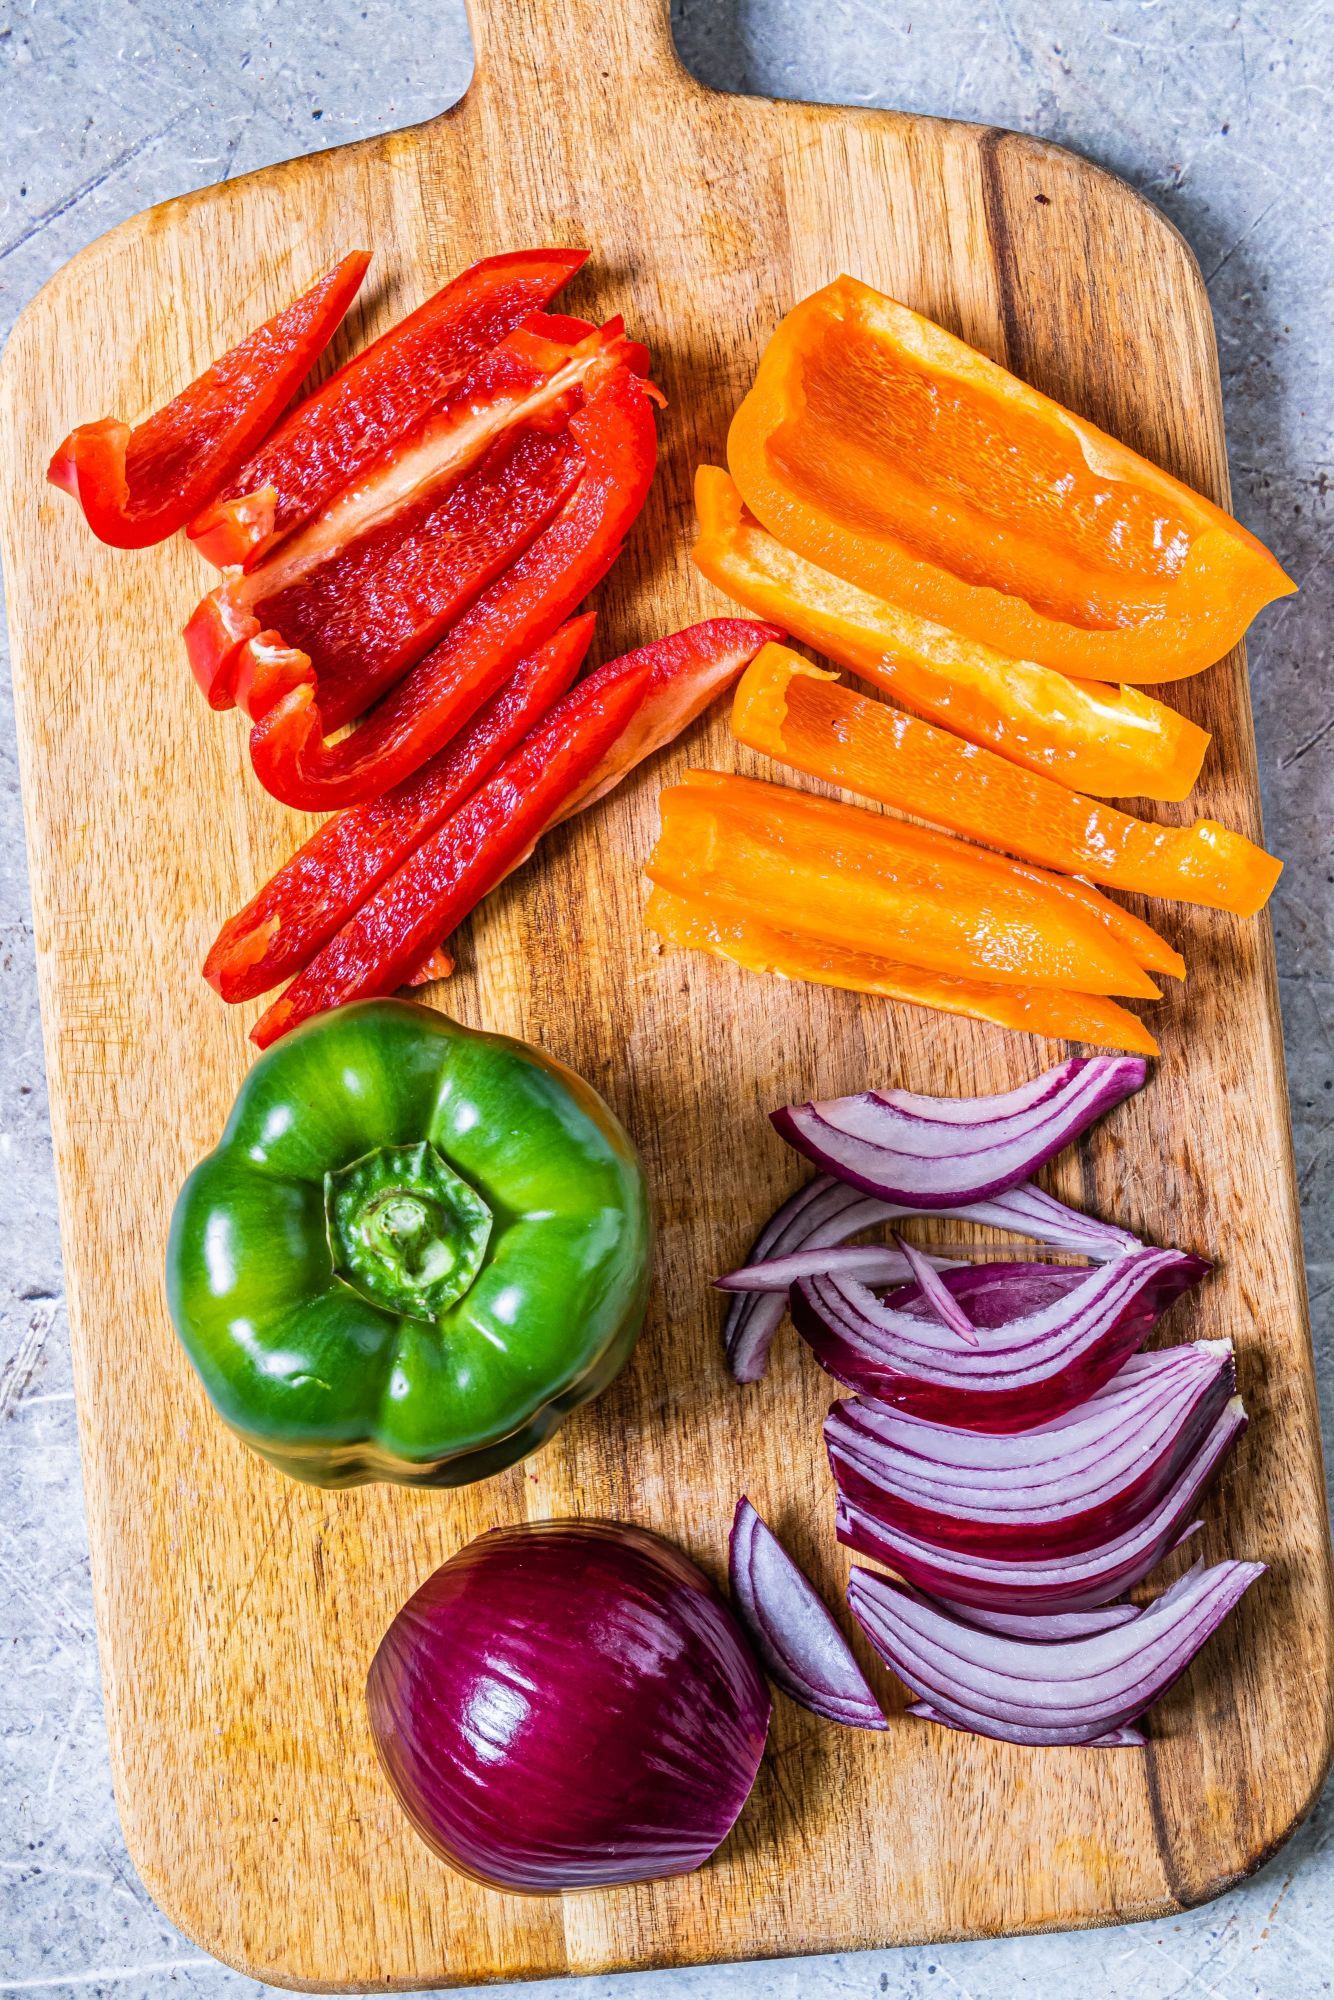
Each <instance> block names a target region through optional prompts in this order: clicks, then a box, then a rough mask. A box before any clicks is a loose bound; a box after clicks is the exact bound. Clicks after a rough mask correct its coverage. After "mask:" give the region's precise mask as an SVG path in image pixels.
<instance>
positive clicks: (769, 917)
mask: <svg viewBox="0 0 1334 2000" xmlns="http://www.w3.org/2000/svg"><path fill="white" fill-rule="evenodd" d="M659 807H660V811H661V815H662V832H661V835H660V837H659V840H658V843H657V845H656V847H655V848H654V850H653V853H652V854H651V855H650V857H649V861H648V864H647V868H646V871H645V872H646V873H647V874H648V876H649V878H650V880H652V881H654V882H656V883H657V884H658V885H659V887H660V888H664V889H671V890H674V891H676V892H677V893H678V894H683V895H687V896H692V895H693V896H699V895H704V896H710V897H717V898H720V899H722V900H724V901H728V902H731V903H733V904H737V905H739V906H740V907H741V908H742V909H743V910H745V911H747V912H748V913H750V914H751V915H754V916H756V917H758V918H760V919H762V920H763V921H764V922H766V923H771V924H773V925H774V926H775V927H776V928H778V929H780V930H786V929H790V928H794V927H795V928H799V929H801V930H802V931H805V932H809V933H810V935H811V936H813V937H819V938H822V939H824V941H825V942H826V943H828V944H833V945H840V946H842V947H844V948H845V949H851V950H854V951H865V950H872V951H874V952H876V953H877V955H880V954H883V955H884V956H886V957H893V958H901V959H903V960H905V961H906V962H907V963H908V964H910V965H919V966H923V967H925V968H926V969H927V970H930V971H934V972H942V973H953V974H957V975H959V976H960V977H962V978H972V979H984V980H988V981H991V982H994V983H998V984H1000V985H1005V986H1011V985H1013V986H1021V985H1022V986H1055V987H1062V988H1065V989H1066V990H1068V991H1071V992H1078V993H1096V994H1104V995H1105V994H1130V995H1134V996H1137V997H1140V998H1144V999H1151V1000H1156V999H1158V998H1159V997H1160V996H1159V989H1158V987H1157V986H1155V985H1154V983H1153V981H1152V980H1151V979H1150V978H1149V976H1148V974H1147V972H1146V971H1145V970H1144V968H1143V967H1142V966H1141V965H1140V964H1139V963H1138V961H1137V960H1136V958H1135V956H1134V954H1133V952H1132V951H1131V950H1130V948H1129V947H1128V945H1127V944H1126V943H1125V942H1124V941H1123V939H1122V938H1121V937H1120V936H1119V935H1118V934H1117V933H1116V931H1115V930H1114V929H1112V928H1111V927H1109V926H1108V925H1106V924H1104V923H1103V922H1101V921H1100V919H1099V915H1098V913H1097V911H1096V910H1095V909H1092V908H1090V907H1088V906H1087V905H1086V904H1085V903H1084V902H1083V901H1081V900H1078V899H1076V898H1073V897H1069V896H1067V895H1066V894H1064V893H1063V892H1062V885H1061V884H1060V883H1059V881H1058V880H1057V878H1054V877H1047V876H1045V875H1044V874H1043V871H1042V870H1040V869H1035V868H1032V867H1029V866H1026V865H1023V864H1012V863H1007V862H1003V861H1002V860H1001V859H1000V857H998V856H996V855H993V854H986V853H984V852H983V851H982V850H981V849H980V848H975V847H969V846H967V845H965V843H964V842H962V841H958V840H954V839H952V838H951V837H950V836H949V835H948V834H943V833H933V832H931V831H930V830H929V829H928V828H925V827H918V826H911V825H909V824H908V823H907V822H906V821H903V820H893V819H889V818H887V817H885V815H884V814H881V813H873V812H867V811H866V810H865V809H864V808H862V807H861V806H849V805H844V804H843V803H842V802H841V801H839V800H837V799H825V798H817V797H816V796H815V795H814V794H813V793H810V792H796V791H792V790H790V789H789V788H788V787H787V786H785V785H769V784H762V783H760V782H758V781H757V780H755V779H753V778H739V777H731V776H727V775H725V774H724V773H722V772H718V771H690V772H687V773H686V776H685V780H684V782H683V783H681V784H679V785H673V786H669V787H668V789H667V790H666V791H664V792H663V793H662V795H661V798H660V799H659ZM1081 886H1082V885H1081ZM1088 894H1089V896H1090V897H1092V896H1093V895H1094V894H1095V892H1093V891H1091V890H1090V891H1089V892H1088ZM1103 900H1105V899H1103Z"/></svg>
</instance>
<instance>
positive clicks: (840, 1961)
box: [0, 0, 1334, 2000]
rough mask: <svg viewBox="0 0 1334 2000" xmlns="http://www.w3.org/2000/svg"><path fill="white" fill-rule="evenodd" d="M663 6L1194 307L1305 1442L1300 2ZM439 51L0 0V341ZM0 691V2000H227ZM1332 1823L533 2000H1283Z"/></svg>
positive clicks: (1331, 1102)
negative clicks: (159, 1841)
mask: <svg viewBox="0 0 1334 2000" xmlns="http://www.w3.org/2000/svg"><path fill="white" fill-rule="evenodd" d="M553 4H555V0H553ZM612 4H615V0H612ZM676 30H677V36H678V41H679V45H680V48H681V52H682V54H683V56H684V58H685V60H686V62H687V63H688V64H689V65H690V67H691V68H693V69H694V70H695V71H696V73H697V74H698V75H699V76H700V77H702V78H703V79H704V80H705V81H706V82H709V83H712V84H715V85H717V86H718V87H720V88H723V89H729V90H738V89H739V90H753V91H760V92H767V93H769V94H772V95H774V96H780V97H783V96H786V97H803V98H817V99H826V100H829V101H832V102H846V103H857V104H878V105H893V106H898V107H901V108H905V109H913V110H920V111H928V112H940V113H948V114H956V115H959V116H962V117H966V118H975V119H983V120H991V121H994V122H997V123H1002V124H1007V125H1012V126H1018V127H1020V128H1022V129H1024V130H1026V131H1032V132H1037V133H1041V134H1042V135H1043V136H1044V137H1047V138H1051V139H1057V140H1061V141H1063V142H1065V143H1067V144H1069V145H1072V146H1074V147H1076V148H1079V149H1080V150H1082V151H1084V152H1086V153H1088V154H1090V155H1092V156H1093V157H1095V158H1096V159H1098V160H1101V161H1102V162H1104V163H1105V164H1106V165H1108V166H1110V167H1113V168H1115V169H1116V170H1117V171H1118V172H1119V173H1121V174H1123V175H1124V176H1125V177H1126V178H1127V179H1128V180H1130V181H1132V182H1134V183H1135V184H1136V185H1137V186H1138V187H1140V188H1142V189H1143V190H1144V191H1145V192H1146V193H1147V194H1149V195H1150V196H1151V197H1152V198H1153V199H1154V200H1155V201H1157V202H1158V203H1159V204H1160V205H1161V206H1162V207H1163V208H1164V209H1165V210H1166V211H1167V213H1168V214H1169V215H1170V216H1171V217H1172V219H1173V221H1175V222H1176V223H1177V224H1178V225H1179V226H1180V228H1181V229H1182V230H1183V231H1184V232H1185V234H1186V236H1187V237H1188V238H1189V240H1190V241H1191V243H1192V244H1193V246H1194V248H1195V250H1196V252H1197V254H1198V255H1199V258H1200V260H1201V263H1202V265H1203V268H1204V271H1205V273H1206V275H1207V277H1208V280H1209V287H1210V292H1211V295H1212V298H1213V304H1214V311H1215V313H1216V316H1217V320H1218V331H1219V339H1220V346H1221V351H1222V361H1223V374H1224V385H1225V392H1226V401H1227V414H1228V423H1229V429H1230V436H1231V443H1232V465H1233V477H1234V482H1235V491H1236V501H1237V509H1238V512H1239V513H1240V514H1241V516H1242V518H1243V520H1245V521H1246V522H1247V523H1248V524H1249V525H1250V526H1251V527H1252V528H1254V529H1255V530H1256V532H1257V533H1258V534H1260V535H1261V536H1262V537H1263V538H1264V539H1265V541H1267V542H1268V543H1269V544H1270V546H1271V547H1272V548H1274V549H1275V550H1276V551H1277V553H1278V554H1279V556H1280V557H1281V558H1282V560H1283V561H1284V563H1285V564H1286V566H1287V568H1288V569H1289V570H1290V571H1291V573H1292V574H1293V575H1294V576H1295V577H1296V578H1297V579H1298V580H1299V582H1300V583H1301V585H1302V592H1301V595H1300V596H1299V597H1298V598H1296V599H1289V600H1287V601H1286V602H1285V603H1284V604H1283V605H1282V606H1280V607H1278V608H1276V609H1273V610H1270V611H1269V612H1267V613H1265V614H1264V615H1263V616H1262V617H1261V619H1260V621H1259V624H1258V626H1257V627H1256V629H1255V632H1254V634H1253V638H1252V654H1251V657H1252V666H1253V674H1254V681H1255V705H1256V714H1257V720H1258V723H1259V732H1260V749H1261V763H1262V768H1263V774H1264V787H1265V809H1266V814H1267V821H1268V829H1269V835H1270V840H1271V845H1273V846H1275V847H1276V848H1277V849H1278V851H1279V852H1280V853H1282V854H1284V855H1286V857H1287V862H1288V866H1287V872H1286V873H1285V875H1284V877H1283V881H1282V884H1281V887H1280V890H1279V893H1278V896H1277V899H1276V904H1275V924H1276V929H1277V934H1278V948H1279V961H1280V966H1281V970H1282V974H1283V994H1284V1009H1285V1020H1286V1027H1287V1035H1288V1051H1289V1062H1290V1072H1291V1085H1292V1108H1293V1119H1294V1125H1295V1130H1296V1141H1297V1157H1298V1164H1299V1167H1300V1172H1301V1181H1302V1188H1303V1193H1304V1197H1305V1222H1306V1232H1307V1235H1306V1241H1307V1251H1308V1257H1309V1265H1310V1276H1311V1290H1312V1296H1313V1301H1314V1307H1315V1319H1316V1328H1317V1342H1318V1346H1319V1351H1320V1362H1321V1376H1322V1383H1323V1392H1324V1397H1325V1402H1324V1410H1325V1418H1326V1435H1327V1437H1328V1436H1330V1435H1331V1429H1330V1419H1331V1417H1332V1416H1334V1351H1332V1346H1331V1334H1332V1331H1334V1327H1332V1319H1334V1312H1332V1308H1334V1221H1332V1220H1331V1205H1330V1204H1329V1203H1328V1201H1327V1200H1326V1199H1324V1197H1325V1194H1326V1189H1327V1186H1328V1177H1329V1166H1330V1161H1331V1152H1332V1150H1334V977H1332V975H1334V964H1332V963H1331V928H1332V925H1331V918H1332V916H1334V896H1331V890H1330V884H1331V882H1334V858H1332V854H1331V837H1330V828H1331V825H1334V662H1331V658H1330V640H1329V626H1330V617H1329V614H1330V585H1329V568H1328V564H1327V557H1328V553H1329V546H1330V531H1331V517H1330V507H1329V488H1330V478H1331V455H1332V450H1331V410H1332V408H1334V396H1332V395H1331V390H1332V389H1334V344H1332V343H1331V341H1330V339H1329V327H1328V315H1329V309H1330V302H1331V298H1332V297H1334V288H1332V281H1334V244H1331V239H1330V234H1329V225H1328V212H1329V205H1330V204H1329V195H1330V183H1329V173H1328V167H1327V145H1328V135H1329V131H1330V120H1331V96H1332V94H1334V35H1332V34H1331V21H1330V10H1329V7H1328V6H1327V5H1326V4H1323V0H1315V4H1309V5H1307V4H1302V0H1255V3H1253V0H823V4H821V5H819V6H814V5H811V4H810V0H678V5H677V10H676ZM470 63H471V57H470V50H469V43H468V36H467V30H466V27H465V24H464V21H463V16H462V8H461V5H460V0H393V4H386V0H380V4H375V0H367V4H365V5H361V4H358V0H228V4H226V5H216V4H215V5H208V4H204V5H194V6H191V5H189V4H187V0H9V4H8V6H7V7H6V6H5V5H4V4H0V332H3V331H6V330H7V329H8V327H9V325H10V323H11V322H12V319H13V317H14V315H15V313H16V312H17V311H18V309H19V308H20V306H21V305H22V304H23V303H24V302H25V300H26V299H28V298H29V297H30V296H31V294H32V293H33V292H34V291H36V290H37V288H38V286H39V285H40V284H41V283H42V281H43V280H44V279H45V278H46V277H48V276H49V275H50V274H51V273H52V272H53V271H55V270H56V269H57V267H58V266H59V265H60V264H61V263H63V262H64V260H65V259H66V258H67V257H69V256H70V255H71V254H72V253H73V252H74V251H75V250H77V249H79V248H80V247H81V245H83V244H84V243H86V242H88V241H89V240H90V239H91V238H92V237H94V236H96V235H98V234H100V233H101V231H103V230H104V229H106V228H108V227H109V226H110V225H111V224H112V223H114V222H117V221H119V220H120V219H121V218H122V217H124V216H127V215H130V214H132V213H133V212H134V211H135V210H137V209H140V208H142V207H145V206H147V205H148V204H149V203H151V202H153V201H157V200H159V199H161V198H162V197H163V196H166V195H169V194H173V193H176V192H179V191H181V190H183V189H185V188H188V187H195V186H199V185H202V184H203V183H206V182H208V181H212V180H216V179H220V178H222V177H224V176H227V175H233V174H238V173H241V172H244V171H245V170H246V169H247V168H250V167H255V166H259V165H262V164H264V163H266V162H268V161H272V160H278V159H281V158H283V157H285V156H287V155H290V154H292V153H294V152H298V151H304V150H308V149H313V148H316V147H321V146H329V145H335V144H337V143H339V142H340V141H341V140H345V139H349V138H352V137H355V136H357V135H359V134H362V133H365V132H371V131H377V130H381V129H386V128H390V127H393V126H397V125H402V124H405V123H409V122H411V121H413V120H415V119H418V118H421V117H424V116H426V115H427V114H429V113H430V112H431V111H433V110H436V109H439V108H441V107H443V106H444V105H446V104H447V103H449V102H451V101H452V100H453V99H454V98H456V97H457V96H458V95H459V94H460V93H461V92H462V90H463V88H464V87H465V85H466V83H467V79H468V75H469V70H470ZM90 414H93V413H90ZM3 699H4V701H5V703H6V712H5V714H4V715H3V716H0V1218H2V1221H0V1993H27V1992H33V1993H36V1992H41V1993H52V1994H57V1995H58V1994H63V1993H66V1992H68V1993H70V1994H77V1995H80V1996H97V1995H101V1994H106V1995H108V1996H114V2000H136V1996H141V1995H142V1996H145V2000H148V1996H157V1995H160V1994H167V1993H176V1992H188V1993H191V1994H195V1995H198V1996H200V2000H241V1996H242V1995H251V1994H258V1993H261V1992H264V1991H267V1990H268V1989H265V1988H262V1987H260V1986H258V1985H256V1984H255V1983H254V1982H253V1981H250V1980H246V1979H243V1978H241V1977H239V1976H237V1975H235V1974H233V1973H231V1972H229V1971H227V1970H225V1969H224V1968H222V1967H220V1966H218V1965H216V1964H214V1963H213V1962H212V1961H211V1960H209V1959H206V1958H204V1957H201V1955H200V1954H199V1952H198V1951H197V1950H196V1949H195V1948H194V1947H192V1946H191V1945H190V1944H189V1943H188V1942H186V1941H185V1940H184V1939H182V1938H181V1937H180V1936H178V1935H177V1934H176V1933H175V1932H174V1931H173V1929H172V1927H171V1926H170V1925H169V1924H168V1923H167V1922H166V1921H165V1920H164V1919H163V1918H162V1917H161V1916H160V1914H159V1913H158V1912H157V1910H156V1909H155V1908H154V1906H153V1904H152V1903H151V1902H150V1900H149V1898H148V1896H147V1895H146V1894H145V1892H144V1891H143V1889H142V1888H141V1887H140V1885H139V1883H138V1882H137V1881H136V1879H135V1875H134V1871H133V1869H132V1867H131V1866H130V1863H129V1861H128V1860H127V1858H126V1854H125V1850H124V1845H123V1842H122V1840H121V1835H120V1831H119V1827H118V1825H117V1821H116V1815H115V1809H114V1806H113V1803H112V1798H111V1788H110V1784H109V1780H108V1776H107V1763H106V1751H105V1741H104V1732H103V1724H102V1715H101V1702H100V1694H99V1688H98V1676H97V1661H96V1647H95V1641H94V1636H93V1626H92V1612H91V1605H90V1601H89V1589H88V1568H87V1552H86V1545H85V1535H84V1522H83V1513H82V1506H81V1500H80V1490H79V1469H78V1457H77V1443H76V1436H75V1421H74V1411H73V1406H72V1395H71V1389H70V1376H69V1359H68V1351H67V1344H66V1337H65V1325H64V1304H63V1296H62V1280H61V1263H60V1246H59V1241H58V1238H57V1233H56V1219H55V1197H54V1190H53V1186H52V1177H51V1161H50V1143H49V1131H48V1124H47V1112H46V1101H45V1094H44V1082H43V1072H42V1055H41V1043H40V1035H39V1030H38V1019H37V1002H36V995H35V991H34V984H33V958H32V931H31V918H30V913H29V907H28V895H27V885H26V879H25V869H24V851H23V834H22V825H21V820H20V811H19V796H18V781H17V774H16V771H15V759H14V743H13V730H12V724H11V721H10V718H9V715H8V708H7V703H8V691H7V682H6V686H5V693H4V696H3ZM1237 1220H1238V1225H1239V1229H1251V1230H1259V1229H1262V1228H1263V1226H1264V1217H1263V1216H1250V1217H1238V1218H1237ZM1237 1254H1241V1255H1244V1254H1245V1248H1244V1243H1239V1244H1238V1246H1237ZM1332 1827H1334V1811H1332V1810H1331V1797H1330V1795H1329V1794H1327V1795H1326V1798H1325V1801H1324V1803H1323V1805H1322V1807H1321V1808H1320V1809H1319V1810H1318V1811H1317V1813H1316V1814H1315V1816H1314V1817H1313V1818H1312V1819H1311V1820H1310V1821H1309V1822H1308V1824H1307V1825H1306V1827H1304V1828H1303V1829H1302V1830H1301V1831H1300V1832H1299V1833H1298V1834H1297V1835H1296V1837H1295V1838H1294V1839H1293V1840H1292V1842H1291V1843H1290V1844H1289V1845H1288V1847H1287V1848H1286V1849H1284V1851H1283V1852H1282V1853H1281V1854H1280V1855H1279V1856H1278V1857H1277V1858H1276V1859H1275V1860H1274V1861H1273V1862H1272V1863H1271V1864H1270V1866H1269V1867H1268V1868H1266V1869H1265V1870H1264V1871H1263V1873H1262V1874H1261V1875H1259V1876H1258V1877H1257V1878H1256V1879H1255V1880H1254V1881H1252V1882H1251V1883H1249V1884H1248V1885H1246V1886H1245V1887H1244V1888H1242V1889H1240V1890H1238V1891H1236V1892H1234V1893H1233V1894H1232V1895H1229V1896H1226V1897H1224V1898H1223V1899H1222V1900H1221V1901H1219V1902H1217V1903H1215V1904H1213V1905H1212V1906H1210V1907H1208V1908H1206V1909H1203V1910H1199V1911H1195V1912H1193V1913H1191V1914H1189V1915H1187V1916H1184V1917H1181V1918H1179V1919H1177V1920H1176V1921H1173V1922H1170V1923H1160V1924H1152V1925H1148V1926H1141V1927H1135V1928H1126V1929H1119V1930H1111V1931H1105V1932H1099V1933H1093V1934H1085V1935H1083V1936H1078V1935H1076V1936H1067V1937H1051V1938H1041V1939H1030V1940H1026V1941H1015V1942H1009V1943H1005V1942H1002V1943H994V1944H972V1945H956V1946H951V1947H948V1948H933V1949H930V1950H910V1951H900V1952H878V1953H868V1954H861V1955H857V1956H850V1957H843V1958H828V1959H820V1960H805V1961H800V1962H788V1963H784V1964H780V1965H774V1966H753V1967H745V1966H741V1967H731V1968H717V1969H705V1970H701V1971H696V1972H689V1973H680V1974H666V1973H661V1974H651V1975H643V1976H635V1977H629V1978H626V1979H623V1980H608V1979H594V1980H584V1981H573V1982H567V1983H565V1984H564V1985H563V1986H562V1987H561V1988H560V1991H561V1993H562V1996H563V2000H613V1996H614V2000H649V1996H652V2000H724V1996H726V2000H759V1996H760V1995H762V1994H763V1995H764V1996H766V2000H780V1996H782V2000H796V1996H797V1995H801V1996H802V2000H832V1997H833V1996H834V1995H835V1994H852V1995H865V1996H868V2000H869V1996H872V1995H876V1994H885V1993H889V1994H895V1995H904V1996H913V2000H916V1997H917V1996H922V1995H928V1994H932V1993H937V1994H943V1993H953V1994H961V1995H971V1996H973V2000H1002V1996H1010V1995H1017V1994H1032V1995H1041V1996H1043V2000H1083V1996H1085V1995H1087V1994H1089V1993H1090V1992H1095V1991H1096V1992H1098V1993H1100V1994H1102V1995H1106V1996H1116V2000H1120V1996H1126V2000H1160V1996H1161V2000H1167V1996H1184V1995H1188V1994H1189V1995H1192V1996H1194V1995H1212V1996H1215V2000H1223V1996H1226V2000H1242V1996H1264V2000H1276V1997H1277V1996H1282V2000H1312V1996H1315V1995H1317V1994H1321V1993H1327V1992H1329V1991H1330V1989H1331V1985H1332V1984H1334V1848H1332V1847H1331V1842H1330V1833H1331V1828H1332ZM892 1837H893V1830H892V1828H887V1829H886V1838H892ZM492 1990H493V1991H495V1990H496V1989H492ZM504 1991H505V1992H506V1993H513V1994H515V1995H517V1994H518V1993H519V1992H521V1991H522V1992H525V1993H536V1992H539V1991H541V1992H546V1991H550V1992H552V1993H554V1992H555V1991H556V1989H555V1988H554V1987H553V1988H541V1989H538V1988H532V1987H528V1988H522V1989H521V1988H506V1989H504Z"/></svg>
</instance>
